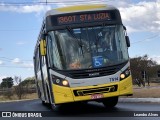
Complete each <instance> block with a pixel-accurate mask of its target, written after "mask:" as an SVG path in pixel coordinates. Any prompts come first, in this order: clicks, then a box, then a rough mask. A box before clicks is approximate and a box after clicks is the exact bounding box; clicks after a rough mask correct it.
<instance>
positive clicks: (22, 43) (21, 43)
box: [16, 41, 26, 45]
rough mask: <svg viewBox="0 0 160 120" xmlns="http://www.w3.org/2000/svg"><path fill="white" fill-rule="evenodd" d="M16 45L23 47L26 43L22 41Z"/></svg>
mask: <svg viewBox="0 0 160 120" xmlns="http://www.w3.org/2000/svg"><path fill="white" fill-rule="evenodd" d="M16 44H17V45H24V44H26V43H25V42H23V41H19V42H17V43H16Z"/></svg>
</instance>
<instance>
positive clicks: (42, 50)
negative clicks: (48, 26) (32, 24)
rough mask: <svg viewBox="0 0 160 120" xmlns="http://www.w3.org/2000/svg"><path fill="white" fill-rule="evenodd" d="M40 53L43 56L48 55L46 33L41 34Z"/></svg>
mask: <svg viewBox="0 0 160 120" xmlns="http://www.w3.org/2000/svg"><path fill="white" fill-rule="evenodd" d="M40 53H41V55H42V56H45V55H46V40H45V35H44V34H42V36H41V41H40Z"/></svg>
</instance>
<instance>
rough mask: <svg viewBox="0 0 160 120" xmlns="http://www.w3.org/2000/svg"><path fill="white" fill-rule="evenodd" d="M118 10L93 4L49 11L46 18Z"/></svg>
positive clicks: (104, 5)
mask: <svg viewBox="0 0 160 120" xmlns="http://www.w3.org/2000/svg"><path fill="white" fill-rule="evenodd" d="M115 9H117V8H115V7H113V6H111V5H106V4H91V5H75V6H68V7H62V8H56V9H52V10H49V11H48V12H47V13H46V17H47V16H50V15H58V14H65V13H72V12H84V11H95V10H115Z"/></svg>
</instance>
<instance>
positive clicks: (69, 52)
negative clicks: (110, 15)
mask: <svg viewBox="0 0 160 120" xmlns="http://www.w3.org/2000/svg"><path fill="white" fill-rule="evenodd" d="M48 36H49V37H48V38H49V39H50V41H51V43H50V44H51V47H50V50H49V51H50V57H49V59H50V62H51V66H53V68H56V69H57V70H82V69H92V68H93V69H94V68H101V67H107V66H112V65H118V64H121V63H124V62H126V61H128V60H129V56H128V49H127V45H126V40H125V31H124V29H123V25H108V26H92V27H81V28H80V27H79V28H74V29H71V28H70V27H67V28H66V29H62V30H54V31H50V32H48Z"/></svg>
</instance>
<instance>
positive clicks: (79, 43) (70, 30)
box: [66, 26, 84, 57]
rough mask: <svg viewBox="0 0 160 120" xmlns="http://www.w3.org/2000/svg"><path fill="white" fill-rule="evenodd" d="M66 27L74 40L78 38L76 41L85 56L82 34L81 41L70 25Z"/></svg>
mask: <svg viewBox="0 0 160 120" xmlns="http://www.w3.org/2000/svg"><path fill="white" fill-rule="evenodd" d="M66 28H67V30H68V32H69V33H70V35H71V36H72V37H73V38H74V40H76V42H78V45H79V47H80V48H81V52H82V55H83V57H84V52H83V44H82V40H81V35H80V41H79V40H78V38H77V37H76V36H75V34H74V32H73V30H72V29H71V28H70V27H69V26H67V27H66Z"/></svg>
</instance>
